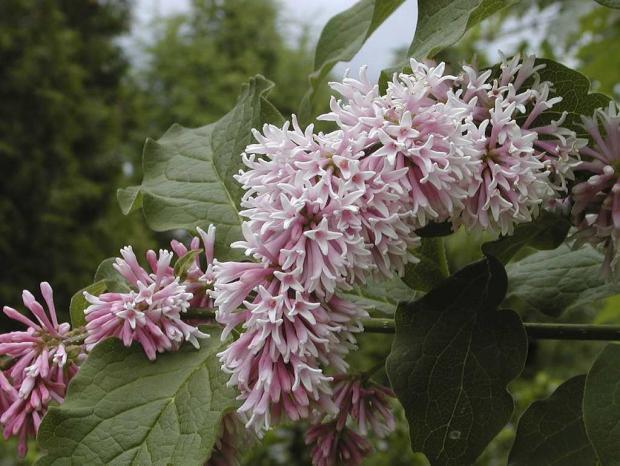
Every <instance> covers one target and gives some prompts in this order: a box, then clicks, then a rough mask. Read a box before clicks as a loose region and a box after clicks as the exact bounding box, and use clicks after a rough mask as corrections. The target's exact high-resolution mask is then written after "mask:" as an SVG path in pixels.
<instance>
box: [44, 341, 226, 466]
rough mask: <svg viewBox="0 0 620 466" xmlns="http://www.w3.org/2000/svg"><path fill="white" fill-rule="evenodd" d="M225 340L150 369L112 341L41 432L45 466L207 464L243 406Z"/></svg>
mask: <svg viewBox="0 0 620 466" xmlns="http://www.w3.org/2000/svg"><path fill="white" fill-rule="evenodd" d="M221 345H222V344H221V343H220V340H219V335H218V334H213V335H212V337H211V338H210V339H209V340H206V341H205V340H203V341H202V342H201V349H200V350H195V349H193V348H192V347H191V346H190V345H185V346H184V347H183V348H182V349H181V350H180V351H178V352H174V353H166V354H162V355H159V356H158V357H157V361H156V362H150V361H149V360H148V359H147V358H146V357H145V356H144V352H143V350H142V349H141V348H140V347H139V346H137V345H134V346H132V347H131V348H125V347H124V346H123V345H122V344H121V342H120V341H119V340H116V339H111V340H107V341H104V342H102V343H100V344H99V345H97V346H96V347H95V349H94V350H93V351H92V352H91V354H90V355H89V357H88V360H87V361H86V362H85V363H84V365H83V366H82V367H81V369H80V372H79V373H78V375H77V376H76V377H75V379H74V380H73V381H72V382H71V384H70V385H69V391H68V394H67V397H66V400H65V402H64V403H63V404H62V405H60V406H55V407H51V408H50V410H49V411H48V413H47V415H46V416H45V418H44V420H43V423H42V424H41V428H40V430H39V436H38V440H39V444H40V446H41V448H42V450H43V451H44V452H46V453H45V455H44V456H43V457H42V458H41V459H40V460H39V462H38V463H37V464H39V465H60V464H88V465H99V464H101V465H103V464H105V465H127V464H132V465H134V464H135V465H137V464H156V465H166V464H179V465H184V466H190V465H197V466H198V465H202V464H204V463H205V461H206V460H207V459H208V458H209V456H210V454H211V450H212V448H213V445H214V442H215V440H216V437H217V435H218V431H219V427H220V421H221V418H222V416H223V415H224V414H225V413H226V412H228V411H230V410H232V409H234V407H235V406H236V401H235V393H234V391H233V390H232V389H231V388H229V387H227V386H226V381H227V380H228V376H227V375H226V374H225V373H223V372H222V371H221V370H220V365H219V362H218V358H217V356H216V353H217V352H218V351H219V350H220V349H221Z"/></svg>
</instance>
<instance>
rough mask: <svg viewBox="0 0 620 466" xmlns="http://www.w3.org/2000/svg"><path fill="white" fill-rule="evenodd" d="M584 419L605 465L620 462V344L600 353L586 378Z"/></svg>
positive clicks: (600, 458)
mask: <svg viewBox="0 0 620 466" xmlns="http://www.w3.org/2000/svg"><path fill="white" fill-rule="evenodd" d="M583 420H584V422H585V424H586V432H587V433H588V437H589V438H590V442H591V443H592V446H593V447H594V450H595V451H596V454H597V455H598V458H599V461H600V463H601V466H618V465H620V345H618V344H615V343H612V344H609V345H607V346H606V347H605V349H604V350H603V351H602V352H601V354H600V355H599V356H598V358H597V359H596V361H594V364H593V365H592V368H591V369H590V372H588V377H587V379H586V389H585V394H584V398H583Z"/></svg>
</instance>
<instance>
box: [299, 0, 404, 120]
mask: <svg viewBox="0 0 620 466" xmlns="http://www.w3.org/2000/svg"><path fill="white" fill-rule="evenodd" d="M403 2H404V0H360V1H358V2H357V3H356V4H355V5H353V6H352V7H351V8H349V9H348V10H345V11H343V12H342V13H339V14H337V15H336V16H334V17H333V18H331V19H330V20H329V21H328V22H327V24H326V25H325V27H324V28H323V31H322V32H321V36H320V37H319V41H318V43H317V46H316V53H315V56H314V72H313V73H312V74H311V75H310V77H309V82H310V88H309V89H308V91H307V92H306V95H305V96H304V98H303V100H302V103H301V107H300V109H299V116H300V119H301V120H302V121H304V122H308V121H310V120H311V118H312V117H313V116H314V108H315V96H316V90H317V88H318V87H319V85H320V84H321V83H322V82H323V80H324V79H325V78H326V77H327V75H328V74H329V72H330V71H331V69H332V68H333V67H334V65H335V64H336V63H338V62H339V61H349V60H351V59H352V58H353V57H354V56H355V54H356V53H357V52H358V51H359V50H360V49H361V48H362V45H364V42H366V40H367V39H368V38H369V37H370V35H371V34H372V33H373V32H374V31H375V30H376V29H377V28H378V27H379V26H380V25H381V23H383V21H385V20H386V18H387V17H388V16H390V15H391V14H392V13H393V12H394V10H396V9H397V8H398V7H399V6H400V5H401V4H402V3H403Z"/></svg>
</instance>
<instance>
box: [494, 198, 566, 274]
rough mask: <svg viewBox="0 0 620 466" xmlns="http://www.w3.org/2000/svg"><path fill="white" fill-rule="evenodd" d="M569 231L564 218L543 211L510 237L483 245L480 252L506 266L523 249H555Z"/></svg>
mask: <svg viewBox="0 0 620 466" xmlns="http://www.w3.org/2000/svg"><path fill="white" fill-rule="evenodd" d="M569 229H570V222H569V221H568V220H567V219H566V218H564V217H562V216H560V215H557V214H554V213H551V212H549V211H546V210H543V211H542V212H541V214H540V215H539V217H538V218H537V219H536V220H534V221H533V222H530V223H524V224H521V225H519V226H517V227H516V228H515V231H514V233H513V234H512V235H510V236H502V237H501V238H499V239H497V240H495V241H491V242H489V243H484V244H483V245H482V251H483V252H484V253H485V254H486V255H491V256H494V257H495V258H497V259H499V260H500V261H501V262H502V263H503V264H507V263H508V262H509V261H510V259H512V257H513V256H514V255H515V254H517V253H518V252H519V251H520V250H521V249H522V248H524V247H532V248H536V249H542V250H546V249H555V248H557V247H558V246H560V245H561V244H562V243H563V242H564V240H565V239H566V235H567V234H568V230H569Z"/></svg>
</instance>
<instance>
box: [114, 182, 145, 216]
mask: <svg viewBox="0 0 620 466" xmlns="http://www.w3.org/2000/svg"><path fill="white" fill-rule="evenodd" d="M116 199H117V200H118V204H119V205H120V207H121V212H123V214H124V215H129V214H130V213H132V212H135V211H136V210H138V209H140V208H141V207H142V191H141V190H140V186H128V187H127V188H120V189H118V190H117V191H116Z"/></svg>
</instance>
